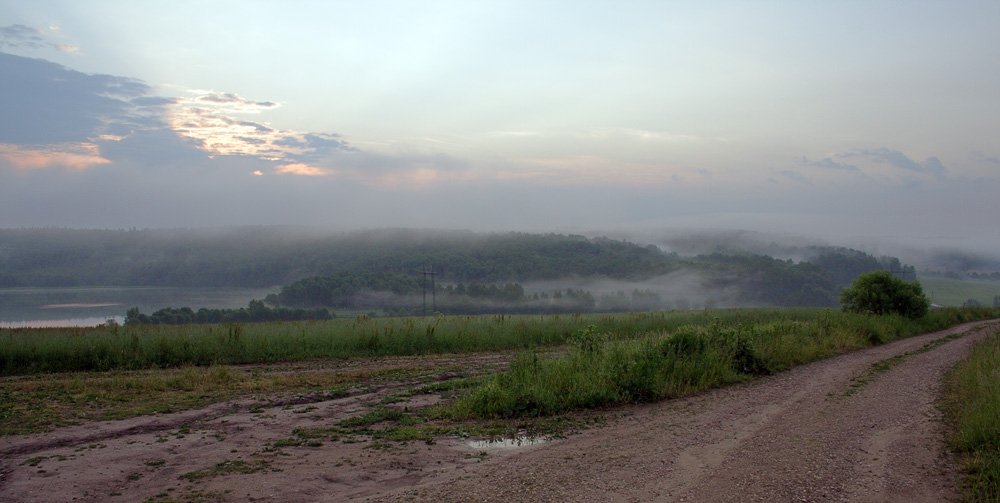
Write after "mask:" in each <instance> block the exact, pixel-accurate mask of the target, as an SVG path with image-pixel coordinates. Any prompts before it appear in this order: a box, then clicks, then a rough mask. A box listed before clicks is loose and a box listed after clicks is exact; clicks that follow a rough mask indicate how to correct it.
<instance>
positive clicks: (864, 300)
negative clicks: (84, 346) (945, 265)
mask: <svg viewBox="0 0 1000 503" xmlns="http://www.w3.org/2000/svg"><path fill="white" fill-rule="evenodd" d="M840 304H841V305H842V306H843V308H844V310H845V311H853V312H857V313H871V314H875V315H879V316H881V315H884V314H898V315H900V316H903V317H906V318H910V319H917V318H921V317H923V316H924V315H925V314H927V310H928V309H929V308H930V304H931V303H930V301H929V300H927V297H926V296H925V295H924V290H923V288H921V286H920V282H918V281H913V282H909V281H906V280H903V279H900V278H897V277H895V276H893V275H892V273H891V272H889V271H873V272H869V273H865V274H862V275H860V276H858V278H857V279H855V280H854V283H852V284H851V286H850V287H849V288H845V289H844V290H843V291H841V292H840Z"/></svg>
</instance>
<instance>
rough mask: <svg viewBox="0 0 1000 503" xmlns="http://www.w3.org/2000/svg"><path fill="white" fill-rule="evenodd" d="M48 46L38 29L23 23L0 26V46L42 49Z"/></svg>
mask: <svg viewBox="0 0 1000 503" xmlns="http://www.w3.org/2000/svg"><path fill="white" fill-rule="evenodd" d="M50 46H51V44H50V43H49V42H47V41H46V40H45V38H43V37H42V32H41V31H39V30H36V29H34V28H31V27H29V26H25V25H23V24H12V25H10V26H0V47H11V48H14V47H27V48H31V49H42V48H45V47H50Z"/></svg>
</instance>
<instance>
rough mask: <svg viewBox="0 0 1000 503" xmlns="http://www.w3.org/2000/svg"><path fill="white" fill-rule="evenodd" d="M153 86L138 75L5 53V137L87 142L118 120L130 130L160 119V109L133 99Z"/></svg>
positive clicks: (1, 71)
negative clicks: (97, 71)
mask: <svg viewBox="0 0 1000 503" xmlns="http://www.w3.org/2000/svg"><path fill="white" fill-rule="evenodd" d="M150 91H151V89H150V87H149V86H147V85H145V84H143V83H142V82H140V81H138V80H135V79H129V78H124V77H113V76H110V75H88V74H85V73H81V72H77V71H73V70H69V69H67V68H65V67H63V66H61V65H57V64H55V63H51V62H48V61H44V60H40V59H31V58H25V57H21V56H14V55H11V54H5V53H0V143H12V144H22V145H23V144H29V145H48V144H59V143H76V142H87V141H90V140H92V139H94V138H97V137H98V136H100V135H102V134H104V133H106V132H108V129H109V128H111V127H112V126H113V125H116V126H123V127H120V128H119V129H120V130H127V129H131V128H133V127H142V126H143V125H148V124H149V123H150V121H153V122H157V120H156V119H155V112H154V111H149V110H145V107H144V106H140V105H137V104H135V103H132V102H131V100H132V99H133V98H138V97H141V96H143V95H145V94H148V93H149V92H150ZM120 130H119V131H116V134H117V133H119V132H120Z"/></svg>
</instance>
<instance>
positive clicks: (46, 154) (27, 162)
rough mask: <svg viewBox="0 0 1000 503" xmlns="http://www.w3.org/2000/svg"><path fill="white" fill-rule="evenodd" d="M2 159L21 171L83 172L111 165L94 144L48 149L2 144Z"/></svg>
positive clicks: (0, 147)
mask: <svg viewBox="0 0 1000 503" xmlns="http://www.w3.org/2000/svg"><path fill="white" fill-rule="evenodd" d="M0 159H4V160H5V161H7V162H8V163H9V164H10V165H11V166H12V167H14V168H15V169H17V170H21V171H28V170H33V169H44V168H51V167H61V168H65V169H68V170H71V171H83V170H85V169H87V168H91V167H93V166H98V165H102V164H110V163H111V161H110V160H108V159H105V158H104V157H101V155H100V154H99V153H98V150H97V145H95V144H93V143H75V144H60V145H54V146H51V147H48V148H42V147H39V148H30V147H29V148H25V147H19V146H17V145H11V144H0Z"/></svg>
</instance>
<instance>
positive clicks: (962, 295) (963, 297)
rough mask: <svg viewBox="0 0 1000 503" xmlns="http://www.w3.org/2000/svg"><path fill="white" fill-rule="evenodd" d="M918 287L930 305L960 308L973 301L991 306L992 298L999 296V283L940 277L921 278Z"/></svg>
mask: <svg viewBox="0 0 1000 503" xmlns="http://www.w3.org/2000/svg"><path fill="white" fill-rule="evenodd" d="M919 279H920V285H921V286H923V288H924V294H926V295H927V298H928V299H930V300H931V303H932V304H935V305H938V306H951V307H954V306H961V305H963V304H964V303H965V301H967V300H969V299H975V300H976V301H978V302H979V303H980V304H982V305H983V306H987V307H991V306H993V298H994V297H996V296H998V295H1000V281H982V280H975V279H953V278H945V277H941V276H921V277H920V278H919Z"/></svg>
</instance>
